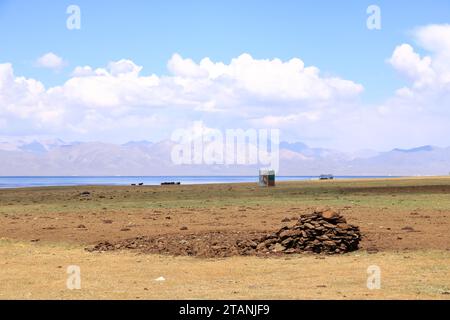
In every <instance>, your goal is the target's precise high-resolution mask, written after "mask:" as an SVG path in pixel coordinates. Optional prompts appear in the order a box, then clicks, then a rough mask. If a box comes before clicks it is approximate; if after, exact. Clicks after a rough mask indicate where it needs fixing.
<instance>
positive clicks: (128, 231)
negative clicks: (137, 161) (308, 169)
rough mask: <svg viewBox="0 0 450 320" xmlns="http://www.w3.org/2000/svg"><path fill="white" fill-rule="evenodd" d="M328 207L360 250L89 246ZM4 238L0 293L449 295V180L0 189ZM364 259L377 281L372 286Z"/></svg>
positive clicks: (240, 228) (260, 226) (233, 228)
mask: <svg viewBox="0 0 450 320" xmlns="http://www.w3.org/2000/svg"><path fill="white" fill-rule="evenodd" d="M324 207H327V208H332V209H334V210H337V211H339V212H341V213H342V214H343V215H344V216H345V217H346V218H347V221H348V222H349V223H351V224H354V225H358V226H359V227H360V229H361V232H362V234H363V240H362V242H361V243H360V249H359V250H358V251H355V252H352V253H348V254H344V255H336V256H326V255H312V254H300V255H284V256H279V257H265V258H261V257H247V256H234V257H229V258H214V259H203V258H199V257H187V256H171V255H155V254H143V253H140V252H138V251H133V250H125V251H114V252H104V253H99V252H87V251H86V250H85V248H86V247H87V246H90V245H92V244H96V243H98V242H101V241H118V240H121V239H128V238H133V237H137V236H165V237H170V236H171V235H179V234H180V233H184V234H189V235H194V236H195V235H197V234H203V233H205V232H213V231H222V232H223V233H225V234H226V233H227V232H241V233H242V234H246V233H249V232H272V231H274V230H277V229H279V228H280V227H282V226H284V225H286V224H289V222H282V220H284V221H286V220H287V219H285V218H291V219H292V218H293V217H298V216H299V215H301V214H304V213H308V212H311V211H313V210H314V209H315V208H324ZM182 227H184V228H182ZM180 229H183V230H180ZM0 239H1V240H0V298H2V299H18V298H25V299H46V298H49V299H97V298H99V299H449V298H450V179H449V178H420V179H419V178H411V179H385V180H358V181H355V180H336V181H323V182H319V181H301V182H285V183H279V184H278V185H277V187H275V188H271V189H264V188H258V187H257V186H256V185H253V184H233V185H225V184H223V185H207V186H200V185H195V186H183V185H182V186H164V187H162V186H143V187H131V186H130V187H93V186H92V187H58V188H32V189H9V190H0ZM368 248H371V249H373V248H375V249H377V250H376V251H375V253H369V252H367V249H368ZM370 252H372V251H370ZM69 265H77V266H80V269H81V289H80V290H68V289H67V287H66V280H67V277H68V274H67V273H66V269H67V266H69ZM371 265H377V266H379V267H380V270H381V288H380V289H375V290H369V289H368V288H367V284H366V282H367V277H368V274H367V268H368V267H369V266H371ZM158 277H164V278H165V281H155V279H156V278H158Z"/></svg>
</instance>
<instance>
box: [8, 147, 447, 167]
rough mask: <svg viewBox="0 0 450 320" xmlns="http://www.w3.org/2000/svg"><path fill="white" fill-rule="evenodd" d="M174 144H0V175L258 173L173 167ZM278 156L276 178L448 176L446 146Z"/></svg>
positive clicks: (291, 151)
mask: <svg viewBox="0 0 450 320" xmlns="http://www.w3.org/2000/svg"><path fill="white" fill-rule="evenodd" d="M174 145H175V143H174V142H172V141H170V140H163V141H160V142H155V143H153V142H149V141H130V142H128V143H125V144H112V143H102V142H65V141H62V140H61V139H42V140H40V139H22V140H21V139H17V140H11V139H0V176H70V175H79V176H104V175H107V176H111V175H113V176H114V175H123V176H126V175H131V176H133V175H136V176H142V175H148V176H160V175H186V176H193V175H255V174H257V170H258V168H259V166H257V165H206V164H201V165H176V164H174V163H173V162H172V161H171V151H172V149H173V147H174ZM279 156H280V166H279V172H278V174H279V175H295V176H301V175H306V176H311V175H320V174H324V173H332V174H334V175H363V176H372V175H382V176H388V175H393V176H416V175H447V174H449V172H450V147H447V148H440V147H435V146H421V147H417V148H413V149H393V150H390V151H387V152H377V151H374V150H361V151H359V152H356V153H347V152H341V151H338V150H332V149H325V148H313V147H309V146H308V145H306V144H304V143H301V142H296V143H288V142H281V143H280V145H279Z"/></svg>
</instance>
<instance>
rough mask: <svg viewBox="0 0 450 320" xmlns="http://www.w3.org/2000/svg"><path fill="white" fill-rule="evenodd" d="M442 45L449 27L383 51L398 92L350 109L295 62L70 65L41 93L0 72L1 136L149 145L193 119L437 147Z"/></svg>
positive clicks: (449, 81)
mask: <svg viewBox="0 0 450 320" xmlns="http://www.w3.org/2000/svg"><path fill="white" fill-rule="evenodd" d="M449 39H450V26H448V25H431V26H425V27H422V28H418V29H416V30H415V32H414V40H415V42H414V45H412V44H408V43H405V44H401V45H399V46H397V47H396V48H395V49H393V53H392V56H391V57H390V58H389V59H388V62H389V64H390V65H392V67H393V68H394V70H396V71H397V72H399V73H400V74H402V75H404V76H405V77H406V79H407V81H408V84H407V85H406V86H405V87H403V88H399V89H398V90H397V91H396V92H394V93H393V94H392V96H391V97H390V98H389V99H387V100H386V101H384V103H382V104H380V105H374V106H367V105H362V104H361V103H360V99H359V97H360V95H361V93H362V92H363V90H364V87H363V86H362V85H361V84H359V83H357V82H355V81H352V80H349V79H343V78H340V77H337V76H333V77H330V76H326V75H324V74H323V73H322V72H321V71H320V69H319V68H318V67H316V66H306V65H305V64H304V62H303V61H302V60H301V59H299V58H292V59H290V60H286V61H283V60H280V59H276V58H275V59H255V58H253V57H252V56H251V55H249V54H245V53H244V54H242V55H240V56H238V57H236V58H234V59H232V60H231V61H229V62H221V61H212V60H211V59H210V58H204V59H202V60H200V61H199V62H196V61H194V60H192V59H189V58H184V57H182V56H181V55H180V54H174V55H173V56H172V57H171V58H170V59H169V61H168V63H167V69H168V71H169V74H168V75H155V74H150V73H145V70H144V69H143V68H142V66H139V65H137V64H136V63H135V62H133V61H132V60H129V59H122V60H119V61H112V62H109V63H107V64H106V65H105V66H103V67H94V66H89V65H86V66H77V67H76V68H74V70H73V71H72V73H71V75H70V78H69V79H68V80H67V81H66V82H65V83H63V84H61V85H59V86H54V87H50V88H45V87H44V85H43V84H42V83H41V82H39V81H37V80H35V79H27V78H24V77H19V76H16V75H14V71H13V67H12V65H11V64H7V63H6V64H0V125H1V127H2V131H3V132H5V133H8V132H9V133H11V134H13V133H14V134H18V133H20V132H26V134H37V133H43V134H47V135H49V134H50V135H52V134H53V135H57V136H62V137H65V136H67V134H68V133H71V134H72V136H77V135H85V136H86V137H87V138H88V139H101V137H105V136H107V137H111V139H115V138H123V137H124V135H127V134H128V135H129V136H130V138H131V139H139V138H144V139H151V140H154V139H156V138H157V137H156V136H155V135H158V134H165V137H170V134H171V132H172V131H173V130H174V129H176V128H180V127H185V126H186V125H188V124H189V123H193V122H195V121H198V120H201V121H204V123H205V124H206V125H208V126H209V127H218V128H249V127H252V128H278V129H281V132H282V135H283V137H289V138H290V139H292V140H305V141H306V142H310V143H312V144H316V145H321V146H328V147H330V146H333V147H336V148H341V149H345V148H349V147H351V148H353V147H354V148H368V147H369V148H370V147H372V148H377V149H383V148H388V147H389V146H392V147H394V146H396V147H406V146H408V143H411V144H420V143H424V144H428V143H439V142H442V144H445V141H444V140H445V137H446V136H448V135H449V134H450V128H448V121H449V119H450V108H448V106H450V59H448V58H449V57H450V43H449V41H450V40H449ZM415 46H419V47H420V48H421V49H423V50H424V51H425V52H426V54H419V51H418V48H415ZM53 65H54V66H56V65H57V63H55V64H53ZM414 130H416V131H414ZM417 130H420V131H417ZM133 135H135V136H133ZM142 135H145V136H142Z"/></svg>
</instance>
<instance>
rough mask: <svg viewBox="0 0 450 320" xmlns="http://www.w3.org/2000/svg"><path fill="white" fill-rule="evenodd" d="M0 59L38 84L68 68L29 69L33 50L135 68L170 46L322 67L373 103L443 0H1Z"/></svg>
mask: <svg viewBox="0 0 450 320" xmlns="http://www.w3.org/2000/svg"><path fill="white" fill-rule="evenodd" d="M0 3H1V4H0V38H1V39H3V40H2V42H3V45H2V46H1V48H0V61H2V62H6V61H7V62H12V63H13V64H14V68H15V71H16V74H18V75H24V76H27V77H35V78H38V79H40V80H41V81H43V82H44V83H45V84H46V85H56V84H60V83H62V82H63V81H65V79H66V78H67V76H68V73H69V72H70V71H71V69H70V68H67V69H66V70H65V72H60V73H54V72H51V71H48V70H42V69H38V68H34V67H33V61H34V60H35V59H36V57H39V56H40V55H42V54H44V53H46V52H49V51H51V52H55V53H56V54H58V55H60V56H62V57H63V58H64V59H65V60H67V61H68V63H69V66H73V67H74V66H77V65H92V66H103V65H105V64H106V63H107V62H109V61H113V60H118V59H122V58H128V59H131V60H133V61H134V62H136V63H137V64H139V65H142V66H144V72H145V71H146V72H154V73H157V74H164V73H167V68H166V64H167V60H168V59H169V58H170V56H171V55H172V54H173V53H175V52H178V53H180V54H181V55H183V56H186V57H190V58H192V59H194V60H196V61H198V60H200V59H201V58H203V57H210V58H211V59H212V60H214V61H224V62H229V61H230V60H231V59H232V58H234V57H237V56H238V55H240V54H241V53H244V52H247V53H250V54H251V55H252V56H253V57H255V58H280V59H290V58H292V57H299V58H301V59H302V60H303V61H304V62H305V64H306V65H315V66H318V67H319V68H320V69H321V70H322V71H323V72H327V73H330V74H337V75H339V76H341V77H343V78H346V79H353V80H355V81H358V82H359V83H362V84H363V85H364V86H365V87H366V90H365V93H364V98H366V99H367V100H368V101H379V100H380V99H384V98H385V97H386V96H387V95H389V94H390V93H391V92H392V91H393V90H394V89H395V88H396V87H398V86H399V85H400V82H401V81H402V79H401V78H400V77H398V76H397V75H396V74H395V72H393V71H392V69H391V68H390V67H389V66H388V65H387V64H386V62H385V60H386V59H387V58H388V57H389V56H390V55H391V53H392V50H393V49H394V48H395V46H396V45H397V44H398V43H399V42H404V41H406V40H407V39H408V33H409V32H410V30H411V29H413V28H415V27H416V26H419V25H426V24H429V23H441V22H442V23H443V22H446V21H448V20H449V15H450V2H449V1H446V0H444V1H442V0H435V1H433V2H432V5H431V3H430V2H428V1H403V0H400V1H376V2H374V1H361V0H348V1H330V0H327V1H323V0H322V1H320V0H319V1H283V0H282V1H261V0H245V1H234V0H231V1H203V0H202V1H199V0H193V1H170V0H169V1H148V0H146V1H136V0H134V1H99V0H95V1H75V2H74V1H53V0H48V1H43V0H37V1H33V2H32V3H30V1H24V0H14V1H9V0H6V1H5V0H2V1H0ZM70 4H76V5H78V6H79V7H80V8H81V13H82V28H81V30H77V31H73V30H72V31H71V30H68V29H67V28H66V27H65V23H66V19H67V17H68V15H67V14H66V8H67V6H68V5H70ZM370 4H377V5H379V6H380V8H381V10H382V30H380V31H378V30H377V31H370V30H368V29H367V28H366V19H367V14H366V9H367V7H368V6H369V5H370Z"/></svg>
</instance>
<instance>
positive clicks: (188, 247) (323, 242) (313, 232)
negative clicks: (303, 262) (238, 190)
mask: <svg viewBox="0 0 450 320" xmlns="http://www.w3.org/2000/svg"><path fill="white" fill-rule="evenodd" d="M360 240H361V234H360V232H359V228H358V227H357V226H353V225H350V224H347V221H346V220H345V218H344V217H343V216H342V215H340V214H339V213H337V212H334V211H331V210H327V211H316V212H314V213H312V214H307V215H302V216H300V218H299V219H298V220H297V222H296V223H295V224H294V225H293V226H291V227H289V226H285V227H283V228H281V229H280V230H278V231H277V232H273V233H269V234H263V233H258V232H249V233H245V234H244V233H240V232H230V231H216V232H209V233H203V234H183V233H179V234H171V235H166V236H160V237H145V236H142V237H137V238H133V239H128V240H124V241H121V242H119V243H110V242H102V243H99V244H97V245H95V246H93V247H90V248H87V249H86V250H88V251H111V250H124V249H134V250H136V249H137V250H140V251H141V252H144V253H157V254H170V255H185V256H198V257H228V256H234V255H242V256H247V255H259V256H268V255H285V254H293V253H305V252H306V253H324V254H341V253H346V252H350V251H354V250H357V249H358V244H359V241H360Z"/></svg>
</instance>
